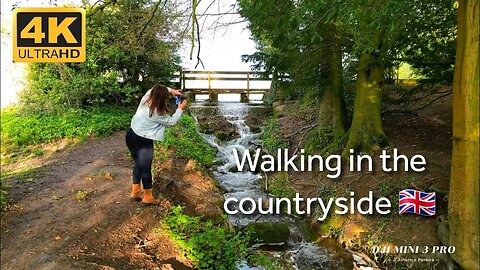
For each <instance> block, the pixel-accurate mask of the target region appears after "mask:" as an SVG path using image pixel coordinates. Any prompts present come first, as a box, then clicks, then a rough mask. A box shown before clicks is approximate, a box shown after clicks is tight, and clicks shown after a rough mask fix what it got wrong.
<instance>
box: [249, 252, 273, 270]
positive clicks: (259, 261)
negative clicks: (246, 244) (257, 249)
mask: <svg viewBox="0 0 480 270" xmlns="http://www.w3.org/2000/svg"><path fill="white" fill-rule="evenodd" d="M248 262H249V263H250V264H252V265H253V266H262V267H263V268H265V269H267V270H270V269H274V264H273V261H272V259H271V258H270V257H268V256H267V255H265V254H263V253H257V254H255V255H252V256H249V258H248Z"/></svg>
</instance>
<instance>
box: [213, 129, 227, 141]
mask: <svg viewBox="0 0 480 270" xmlns="http://www.w3.org/2000/svg"><path fill="white" fill-rule="evenodd" d="M215 136H216V137H217V139H219V140H220V141H222V142H223V141H226V140H227V139H228V135H227V133H225V132H223V131H217V132H216V133H215Z"/></svg>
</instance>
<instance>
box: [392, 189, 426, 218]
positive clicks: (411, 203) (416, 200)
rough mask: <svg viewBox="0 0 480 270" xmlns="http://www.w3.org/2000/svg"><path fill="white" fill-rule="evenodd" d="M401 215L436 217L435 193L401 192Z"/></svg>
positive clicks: (406, 190)
mask: <svg viewBox="0 0 480 270" xmlns="http://www.w3.org/2000/svg"><path fill="white" fill-rule="evenodd" d="M398 195H399V213H400V214H404V213H413V214H417V215H422V216H433V215H435V192H422V191H418V190H414V189H404V190H402V191H400V192H399V194H398Z"/></svg>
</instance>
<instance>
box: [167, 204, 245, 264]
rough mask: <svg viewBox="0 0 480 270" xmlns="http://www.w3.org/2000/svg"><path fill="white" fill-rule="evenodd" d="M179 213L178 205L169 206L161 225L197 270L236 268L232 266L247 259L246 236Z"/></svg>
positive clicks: (223, 226)
mask: <svg viewBox="0 0 480 270" xmlns="http://www.w3.org/2000/svg"><path fill="white" fill-rule="evenodd" d="M182 210H183V208H182V207H181V206H175V207H172V209H171V210H170V211H169V212H168V214H167V215H166V217H165V218H164V219H163V226H164V229H166V230H167V231H168V233H169V235H170V237H171V238H172V239H173V240H174V241H175V242H176V243H177V245H178V246H179V247H180V249H181V250H182V252H183V253H184V256H186V257H187V258H188V259H190V260H192V261H193V262H194V263H195V267H196V268H198V269H218V270H226V269H237V268H236V263H237V262H238V261H239V260H241V259H243V258H245V257H246V256H247V244H248V243H249V241H250V237H249V235H248V234H246V233H242V232H239V231H236V230H235V229H234V228H233V227H231V226H227V225H224V224H219V225H215V224H213V222H212V221H206V222H201V221H200V218H199V217H191V216H188V215H186V214H184V213H183V211H182Z"/></svg>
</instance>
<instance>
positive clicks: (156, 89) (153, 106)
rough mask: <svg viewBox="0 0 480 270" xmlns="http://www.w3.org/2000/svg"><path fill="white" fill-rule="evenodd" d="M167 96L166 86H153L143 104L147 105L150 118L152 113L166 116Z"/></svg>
mask: <svg viewBox="0 0 480 270" xmlns="http://www.w3.org/2000/svg"><path fill="white" fill-rule="evenodd" d="M168 94H169V92H168V88H167V87H166V86H163V85H158V84H156V85H155V86H153V88H152V91H151V92H150V96H149V97H148V98H147V100H145V103H146V104H148V107H149V108H150V117H152V115H153V114H154V113H156V114H158V115H164V114H168V108H167V99H168Z"/></svg>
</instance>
